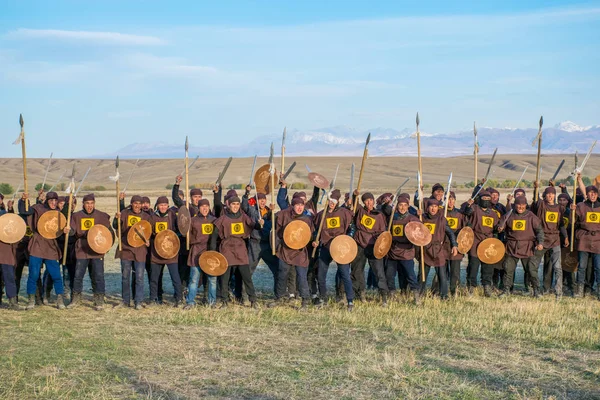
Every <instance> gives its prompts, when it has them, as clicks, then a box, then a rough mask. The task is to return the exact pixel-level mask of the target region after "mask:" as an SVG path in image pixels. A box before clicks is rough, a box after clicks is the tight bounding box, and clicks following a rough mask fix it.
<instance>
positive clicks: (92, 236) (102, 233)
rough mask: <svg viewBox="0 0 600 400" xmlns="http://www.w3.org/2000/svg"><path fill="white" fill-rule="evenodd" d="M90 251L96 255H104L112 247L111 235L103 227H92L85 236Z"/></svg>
mask: <svg viewBox="0 0 600 400" xmlns="http://www.w3.org/2000/svg"><path fill="white" fill-rule="evenodd" d="M87 241H88V245H89V246H90V249H92V250H94V252H96V253H98V254H106V253H108V251H109V250H110V249H111V247H112V245H113V235H112V234H111V233H110V230H109V229H108V228H107V227H105V226H104V225H94V226H92V227H91V228H90V230H89V231H88V234H87Z"/></svg>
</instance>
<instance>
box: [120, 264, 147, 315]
mask: <svg viewBox="0 0 600 400" xmlns="http://www.w3.org/2000/svg"><path fill="white" fill-rule="evenodd" d="M132 269H133V270H135V299H134V301H135V304H138V303H141V302H142V301H143V300H144V270H145V269H146V262H145V261H129V260H121V291H122V293H123V303H125V304H126V305H129V303H130V302H131V270H132Z"/></svg>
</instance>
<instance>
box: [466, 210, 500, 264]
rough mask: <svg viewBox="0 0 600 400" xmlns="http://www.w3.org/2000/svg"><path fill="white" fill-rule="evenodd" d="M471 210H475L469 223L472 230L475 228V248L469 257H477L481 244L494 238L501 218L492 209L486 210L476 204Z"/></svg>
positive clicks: (470, 251) (472, 248)
mask: <svg viewBox="0 0 600 400" xmlns="http://www.w3.org/2000/svg"><path fill="white" fill-rule="evenodd" d="M471 208H472V209H473V214H471V215H470V216H469V218H468V221H469V222H470V224H471V228H473V234H474V239H473V247H471V250H469V255H470V256H472V257H477V247H478V246H479V243H481V242H483V241H484V240H485V239H489V238H491V237H493V236H494V228H496V227H497V226H498V222H499V221H500V218H499V217H498V214H497V213H496V212H495V211H494V210H492V209H491V208H488V209H486V210H484V209H482V208H481V207H479V206H478V205H475V204H473V205H472V206H471Z"/></svg>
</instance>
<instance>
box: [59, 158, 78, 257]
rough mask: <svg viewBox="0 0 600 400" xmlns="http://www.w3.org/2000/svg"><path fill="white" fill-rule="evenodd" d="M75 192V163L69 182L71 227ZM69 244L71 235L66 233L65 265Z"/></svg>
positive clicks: (69, 221)
mask: <svg viewBox="0 0 600 400" xmlns="http://www.w3.org/2000/svg"><path fill="white" fill-rule="evenodd" d="M73 192H75V163H73V170H72V171H71V183H70V184H69V208H68V209H67V228H70V227H71V214H72V213H73ZM68 246H69V235H68V234H67V235H65V247H64V250H63V262H62V263H63V265H66V264H67V255H68V253H67V249H68Z"/></svg>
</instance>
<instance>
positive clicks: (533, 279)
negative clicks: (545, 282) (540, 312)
mask: <svg viewBox="0 0 600 400" xmlns="http://www.w3.org/2000/svg"><path fill="white" fill-rule="evenodd" d="M519 260H521V265H522V266H523V269H524V270H525V271H527V272H528V274H529V283H530V284H531V285H532V286H533V288H534V289H536V290H537V288H538V287H539V286H540V281H539V279H538V258H537V257H536V256H531V257H529V258H517V257H513V256H510V255H508V254H507V255H506V256H505V258H504V270H505V271H506V275H505V282H504V290H508V289H509V288H511V287H512V286H513V284H514V282H513V279H514V276H515V270H516V269H517V263H518V262H519ZM526 287H527V286H526Z"/></svg>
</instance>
